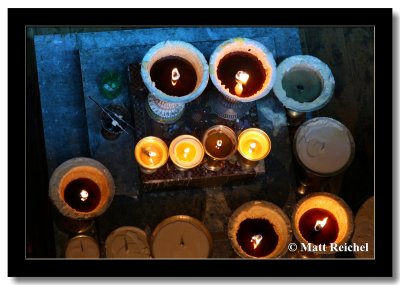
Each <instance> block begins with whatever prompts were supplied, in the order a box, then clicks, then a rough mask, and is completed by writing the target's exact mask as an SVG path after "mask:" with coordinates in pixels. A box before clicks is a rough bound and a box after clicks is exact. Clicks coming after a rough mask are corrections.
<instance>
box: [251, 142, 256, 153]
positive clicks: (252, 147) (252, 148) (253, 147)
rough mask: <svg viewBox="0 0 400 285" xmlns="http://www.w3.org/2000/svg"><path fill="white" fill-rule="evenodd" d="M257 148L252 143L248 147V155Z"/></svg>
mask: <svg viewBox="0 0 400 285" xmlns="http://www.w3.org/2000/svg"><path fill="white" fill-rule="evenodd" d="M256 147H257V143H255V142H252V143H251V144H250V147H249V153H252V152H253V151H254V150H255V149H256Z"/></svg>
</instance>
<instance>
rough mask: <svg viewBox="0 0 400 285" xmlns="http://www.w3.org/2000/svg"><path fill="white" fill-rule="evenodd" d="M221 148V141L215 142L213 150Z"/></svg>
mask: <svg viewBox="0 0 400 285" xmlns="http://www.w3.org/2000/svg"><path fill="white" fill-rule="evenodd" d="M221 146H222V140H217V145H216V146H215V148H217V149H219V148H220V147H221Z"/></svg>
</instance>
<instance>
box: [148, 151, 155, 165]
mask: <svg viewBox="0 0 400 285" xmlns="http://www.w3.org/2000/svg"><path fill="white" fill-rule="evenodd" d="M147 155H148V156H149V161H150V162H151V163H152V164H154V161H153V157H155V156H157V153H156V152H154V151H151V150H149V151H148V152H147Z"/></svg>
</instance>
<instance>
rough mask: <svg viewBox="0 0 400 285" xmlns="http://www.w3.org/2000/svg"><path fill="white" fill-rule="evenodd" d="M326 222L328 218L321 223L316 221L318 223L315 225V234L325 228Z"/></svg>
mask: <svg viewBox="0 0 400 285" xmlns="http://www.w3.org/2000/svg"><path fill="white" fill-rule="evenodd" d="M326 221H328V217H326V218H325V219H323V220H322V221H320V220H318V221H317V222H316V223H315V226H314V230H315V231H316V232H319V231H320V230H322V228H323V227H325V225H326Z"/></svg>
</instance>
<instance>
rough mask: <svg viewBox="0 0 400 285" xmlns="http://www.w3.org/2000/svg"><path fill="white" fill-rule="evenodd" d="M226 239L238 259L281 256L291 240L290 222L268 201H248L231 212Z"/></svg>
mask: <svg viewBox="0 0 400 285" xmlns="http://www.w3.org/2000/svg"><path fill="white" fill-rule="evenodd" d="M228 237H229V239H230V242H231V245H232V247H233V249H234V250H235V252H236V253H237V254H238V255H239V256H240V257H242V258H273V257H281V256H283V255H284V254H285V253H286V251H287V248H288V244H289V242H290V241H291V238H292V237H291V226H290V220H289V218H288V217H287V215H286V214H285V213H284V212H283V211H282V209H281V208H279V207H278V206H277V205H275V204H273V203H271V202H267V201H250V202H247V203H245V204H243V205H242V206H240V207H239V208H237V209H236V210H235V211H234V212H233V214H232V216H231V217H230V219H229V223H228Z"/></svg>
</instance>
